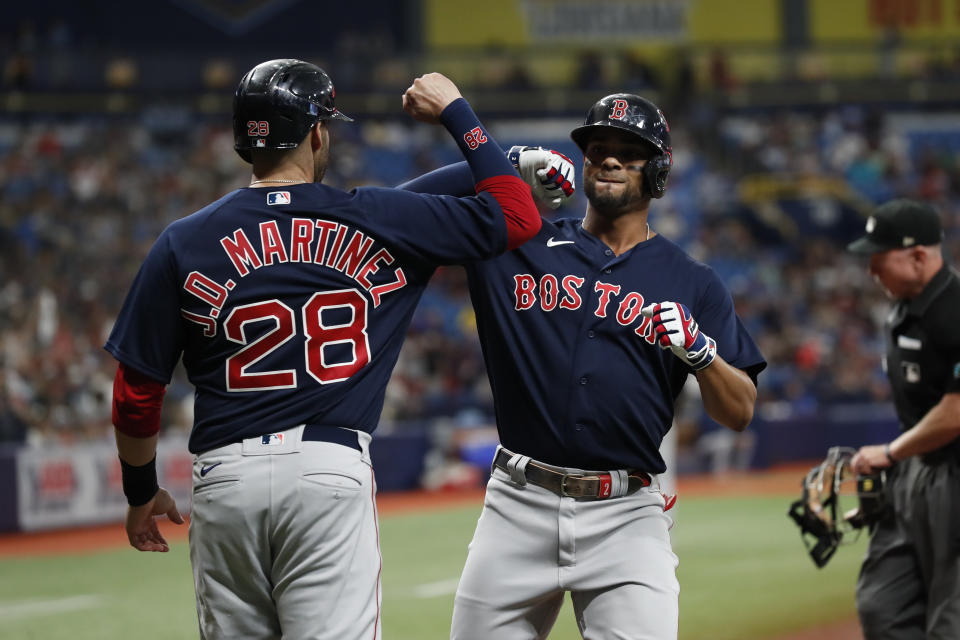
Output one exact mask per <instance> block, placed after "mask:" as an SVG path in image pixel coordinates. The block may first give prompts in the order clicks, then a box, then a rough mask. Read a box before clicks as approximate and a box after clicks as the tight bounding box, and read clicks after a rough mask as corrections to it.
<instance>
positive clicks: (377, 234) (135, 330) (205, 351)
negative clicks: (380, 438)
mask: <svg viewBox="0 0 960 640" xmlns="http://www.w3.org/2000/svg"><path fill="white" fill-rule="evenodd" d="M497 153H498V154H499V151H498V152H497ZM501 157H502V156H501ZM503 215H504V214H503V211H502V209H501V207H500V205H499V204H498V203H497V201H496V200H495V199H494V197H493V196H491V195H490V194H488V193H481V194H480V195H477V196H475V197H471V198H463V199H458V198H453V197H448V196H428V195H418V194H415V193H411V192H405V191H399V190H394V189H375V188H363V189H357V190H355V191H352V192H349V193H347V192H344V191H341V190H338V189H334V188H331V187H327V186H324V185H321V184H297V185H292V186H290V187H284V188H274V189H253V188H244V189H240V190H237V191H234V192H233V193H230V194H228V195H227V196H225V197H223V198H221V199H220V200H218V201H217V202H214V203H212V204H211V205H209V206H207V207H205V208H204V209H201V210H200V211H198V212H196V213H194V214H192V215H190V216H188V217H186V218H183V219H181V220H178V221H177V222H174V223H173V224H171V225H170V226H169V227H167V229H166V230H165V231H164V232H163V233H162V234H161V236H160V237H159V239H158V240H157V242H156V243H155V244H154V246H153V248H152V249H151V250H150V253H149V255H148V256H147V258H146V261H145V262H144V264H143V266H142V267H141V269H140V272H139V273H138V275H137V277H136V280H135V281H134V283H133V286H132V288H131V291H130V293H129V295H128V297H127V299H126V302H125V303H124V306H123V309H122V311H121V313H120V315H119V317H118V318H117V322H116V325H115V326H114V328H113V331H112V333H111V335H110V338H109V340H108V342H107V344H106V349H107V350H108V351H109V352H110V353H111V354H113V356H114V357H115V358H116V359H117V360H119V361H120V362H122V363H123V364H125V365H127V366H129V367H132V368H134V369H137V370H139V371H140V372H142V373H144V374H146V375H148V376H150V377H152V378H155V379H156V380H158V381H165V382H169V380H170V376H171V374H172V372H173V370H174V367H175V366H176V364H177V362H178V361H179V360H180V358H181V354H183V363H184V366H185V368H186V371H187V374H188V376H189V378H190V381H191V382H192V383H193V384H194V385H195V386H196V402H195V411H194V416H195V417H194V420H195V422H194V429H193V432H192V434H191V437H190V450H191V451H192V452H194V453H197V452H202V451H206V450H208V449H211V448H214V447H217V446H221V445H223V444H226V443H228V442H235V441H237V440H238V439H241V438H245V437H251V436H256V435H260V434H263V433H269V432H272V431H279V430H282V429H287V428H290V427H292V426H295V425H298V424H304V423H308V424H323V425H330V426H340V427H350V428H354V429H361V430H364V431H372V430H373V429H374V428H375V426H376V424H377V421H378V420H379V417H380V411H381V409H382V406H383V396H384V390H385V388H386V385H387V381H388V380H389V377H390V373H391V370H392V369H393V366H394V364H395V363H396V360H397V355H398V353H399V351H400V347H401V344H402V341H403V338H404V335H405V332H406V329H407V326H408V325H409V323H410V319H411V316H412V314H413V311H414V307H415V306H416V304H417V301H418V300H419V299H420V296H421V294H422V292H423V289H424V287H425V286H426V284H427V280H428V279H429V278H430V275H431V274H432V273H433V271H434V269H435V267H436V266H437V265H439V264H447V263H454V262H463V261H466V260H476V259H485V258H489V257H491V256H493V255H496V254H497V253H499V252H502V251H503V250H505V248H506V246H507V237H508V236H507V228H506V224H505V222H504V218H503Z"/></svg>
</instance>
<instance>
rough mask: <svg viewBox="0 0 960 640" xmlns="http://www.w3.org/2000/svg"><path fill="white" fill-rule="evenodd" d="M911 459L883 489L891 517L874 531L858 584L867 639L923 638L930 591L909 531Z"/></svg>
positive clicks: (913, 639)
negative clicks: (927, 588) (927, 599)
mask: <svg viewBox="0 0 960 640" xmlns="http://www.w3.org/2000/svg"><path fill="white" fill-rule="evenodd" d="M913 475H914V471H913V468H912V459H908V460H906V461H904V462H903V463H901V464H899V465H897V467H896V468H894V469H893V470H892V471H891V472H890V475H889V478H888V485H887V487H886V489H885V495H886V497H887V500H889V501H891V502H892V504H893V513H892V514H890V515H888V516H887V517H885V518H884V519H883V520H882V521H881V522H879V523H878V524H877V525H875V529H873V530H872V531H871V536H870V545H869V547H868V548H867V556H866V558H865V559H864V561H863V565H862V566H861V567H860V577H859V579H858V580H857V613H858V614H859V615H860V626H861V628H862V630H863V634H864V638H865V640H925V637H926V634H925V628H926V622H925V620H926V587H925V585H924V576H923V570H922V566H921V563H920V559H919V557H918V556H917V549H916V545H915V543H914V541H913V539H912V537H911V534H910V532H909V530H908V523H909V522H910V521H911V520H912V519H913V518H914V517H915V515H914V513H913V508H914V506H915V505H914V504H913V502H912V500H911V498H910V496H909V491H908V488H909V487H910V485H911V479H912V478H913Z"/></svg>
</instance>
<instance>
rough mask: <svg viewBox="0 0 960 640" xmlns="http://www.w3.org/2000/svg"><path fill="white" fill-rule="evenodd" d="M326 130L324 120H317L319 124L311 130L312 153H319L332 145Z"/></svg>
mask: <svg viewBox="0 0 960 640" xmlns="http://www.w3.org/2000/svg"><path fill="white" fill-rule="evenodd" d="M325 129H326V126H325V125H324V123H323V120H317V124H315V125H313V126H312V127H311V128H310V134H309V138H310V150H311V151H318V150H320V149H322V148H323V147H325V146H327V145H328V144H329V143H330V138H329V136H328V135H327V133H326V131H325Z"/></svg>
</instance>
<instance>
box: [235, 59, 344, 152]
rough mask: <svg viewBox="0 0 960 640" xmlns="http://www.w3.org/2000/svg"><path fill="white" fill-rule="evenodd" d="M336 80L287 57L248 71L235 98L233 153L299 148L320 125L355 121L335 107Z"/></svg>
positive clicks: (316, 67) (308, 64)
mask: <svg viewBox="0 0 960 640" xmlns="http://www.w3.org/2000/svg"><path fill="white" fill-rule="evenodd" d="M335 95H336V91H335V90H334V88H333V80H331V79H330V76H328V75H327V73H326V72H325V71H324V70H323V69H321V68H320V67H318V66H317V65H315V64H310V63H309V62H303V61H302V60H295V59H293V58H281V59H278V60H268V61H267V62H261V63H260V64H258V65H257V66H255V67H254V68H253V69H251V70H250V71H248V72H247V74H246V75H245V76H243V79H242V80H241V81H240V85H239V86H238V87H237V92H236V93H235V94H234V96H233V148H234V149H236V151H237V153H238V154H240V157H241V158H243V159H244V160H246V161H247V162H251V156H250V150H251V149H294V148H296V147H297V146H299V145H300V143H301V142H303V139H304V138H305V137H306V135H307V132H308V131H310V128H311V127H313V126H314V125H315V124H317V122H318V121H320V120H330V119H335V120H345V121H346V122H353V118H348V117H347V116H345V115H344V114H342V113H340V111H338V110H337V108H336V106H335V105H334V103H333V99H334V96H335Z"/></svg>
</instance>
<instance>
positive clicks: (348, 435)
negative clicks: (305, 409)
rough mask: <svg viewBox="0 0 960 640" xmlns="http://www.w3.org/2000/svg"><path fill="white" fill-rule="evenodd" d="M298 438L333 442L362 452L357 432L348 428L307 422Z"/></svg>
mask: <svg viewBox="0 0 960 640" xmlns="http://www.w3.org/2000/svg"><path fill="white" fill-rule="evenodd" d="M300 440H301V441H310V442H333V443H334V444H342V445H343V446H345V447H350V448H351V449H356V450H357V451H360V452H363V448H362V447H361V446H360V436H358V435H357V432H356V431H351V430H350V429H343V428H341V427H327V426H324V425H322V424H308V425H306V426H305V427H304V428H303V436H302V437H301V438H300Z"/></svg>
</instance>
